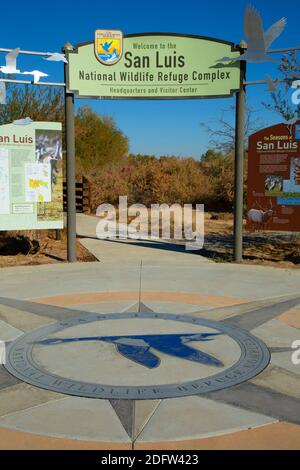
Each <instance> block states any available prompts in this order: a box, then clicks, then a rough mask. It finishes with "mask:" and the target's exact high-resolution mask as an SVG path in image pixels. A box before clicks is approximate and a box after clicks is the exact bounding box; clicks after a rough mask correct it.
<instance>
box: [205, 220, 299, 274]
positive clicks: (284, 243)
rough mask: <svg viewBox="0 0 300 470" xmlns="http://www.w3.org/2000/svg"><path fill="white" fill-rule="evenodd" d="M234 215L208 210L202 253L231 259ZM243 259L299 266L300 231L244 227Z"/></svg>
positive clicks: (219, 258) (257, 262)
mask: <svg viewBox="0 0 300 470" xmlns="http://www.w3.org/2000/svg"><path fill="white" fill-rule="evenodd" d="M232 232H233V216H232V214H230V213H214V212H213V213H211V212H210V213H206V214H205V240H204V248H203V250H201V251H200V253H199V254H201V255H204V256H207V257H209V258H211V259H213V260H214V261H216V262H225V261H231V260H232V253H233V236H232ZM243 258H244V260H243V263H245V264H260V265H265V266H275V267H278V268H296V269H299V268H300V232H299V233H298V232H297V233H296V232H271V231H270V232H249V231H247V230H246V227H244V237H243Z"/></svg>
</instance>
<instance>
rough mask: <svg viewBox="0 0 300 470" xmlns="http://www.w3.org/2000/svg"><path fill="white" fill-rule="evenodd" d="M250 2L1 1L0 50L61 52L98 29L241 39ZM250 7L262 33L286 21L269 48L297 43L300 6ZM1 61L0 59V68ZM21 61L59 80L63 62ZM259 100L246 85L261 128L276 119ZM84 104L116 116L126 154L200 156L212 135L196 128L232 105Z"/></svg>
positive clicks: (274, 1)
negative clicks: (126, 145)
mask: <svg viewBox="0 0 300 470" xmlns="http://www.w3.org/2000/svg"><path fill="white" fill-rule="evenodd" d="M247 3H249V2H248V1H241V0H239V1H237V0H234V1H227V2H224V0H214V1H210V2H209V1H207V2H204V1H200V0H197V1H195V0H190V1H189V2H184V1H182V0H181V1H178V0H172V1H171V0H160V1H157V0H151V2H142V1H136V0H127V1H124V0H123V1H119V0H114V1H112V2H111V3H108V2H104V1H99V2H96V1H95V0H93V1H91V0H84V1H82V2H78V1H77V2H76V1H71V0H64V1H58V0H52V1H51V2H47V3H46V2H41V1H38V2H37V1H30V2H29V1H28V2H24V1H23V0H22V1H20V0H16V1H14V2H13V3H10V2H4V3H3V4H2V5H1V18H2V20H1V29H0V38H1V40H0V47H3V48H14V47H21V48H22V49H29V50H38V51H56V50H57V51H59V50H60V49H61V47H62V45H63V44H64V43H65V42H67V41H70V42H71V43H72V44H76V43H79V42H84V41H92V40H93V35H94V30H95V29H98V28H104V29H105V28H106V29H121V30H122V31H123V33H124V34H128V33H135V32H155V31H166V32H177V33H186V34H198V35H202V36H212V37H216V38H220V39H225V40H229V41H232V42H239V40H240V39H242V38H243V37H244V36H243V14H244V8H245V5H246V4H247ZM252 4H253V5H254V6H255V7H256V8H258V9H259V11H260V13H261V15H262V18H263V22H264V26H265V27H266V28H267V27H269V26H270V24H271V23H273V22H274V21H276V20H278V19H279V18H281V17H282V16H285V17H286V18H287V20H288V25H287V28H286V30H285V31H284V33H283V34H282V35H281V36H280V38H278V39H277V40H276V42H274V44H273V45H272V47H273V48H280V47H288V46H297V45H300V37H299V21H300V3H299V2H293V3H292V2H284V1H280V0H264V1H263V0H255V1H253V2H252ZM276 58H279V55H278V56H277V57H276ZM3 60H4V56H3V54H1V63H2V62H3ZM21 60H22V61H23V63H24V64H26V65H27V66H28V65H32V66H33V65H34V67H35V68H39V69H42V70H43V71H45V72H47V73H49V74H50V77H49V80H50V79H51V80H62V78H63V77H62V65H61V64H57V63H53V62H52V63H47V62H45V63H44V61H42V59H40V58H35V59H34V60H31V59H28V58H27V57H24V56H23V57H22V58H21ZM42 62H43V63H42ZM266 72H269V73H270V74H271V76H273V77H276V65H275V66H274V65H270V64H249V66H248V71H247V79H248V80H259V79H264V77H265V74H266ZM263 100H268V94H267V93H266V92H265V86H264V85H263V86H257V87H248V91H247V103H248V105H250V106H253V107H254V108H255V109H256V110H259V111H260V112H259V113H258V114H257V116H259V115H260V118H261V122H262V123H263V124H265V125H272V124H275V123H277V122H280V117H278V116H276V114H273V113H272V112H269V111H267V110H265V109H264V108H263V107H262V105H261V102H262V101H263ZM82 104H89V105H90V106H91V107H93V108H94V109H95V110H96V111H97V112H99V113H105V114H109V115H111V116H113V118H114V119H115V121H116V122H117V125H118V127H119V128H120V129H121V130H122V131H123V132H124V133H125V134H126V135H127V136H128V137H129V140H130V150H131V151H132V152H134V153H147V154H156V155H178V156H182V157H184V156H193V157H195V158H199V157H200V155H201V154H202V153H203V152H205V151H206V149H207V148H208V147H209V137H208V136H207V133H206V132H205V130H204V129H203V128H201V125H200V124H201V123H204V122H209V123H210V124H213V123H214V122H216V121H217V120H218V118H219V116H220V114H221V111H222V110H223V109H225V108H228V107H229V106H230V105H232V104H234V99H232V98H230V99H222V100H220V99H210V100H191V101H189V100H182V101H179V100H175V101H95V100H93V101H88V100H77V103H76V105H77V106H78V105H82Z"/></svg>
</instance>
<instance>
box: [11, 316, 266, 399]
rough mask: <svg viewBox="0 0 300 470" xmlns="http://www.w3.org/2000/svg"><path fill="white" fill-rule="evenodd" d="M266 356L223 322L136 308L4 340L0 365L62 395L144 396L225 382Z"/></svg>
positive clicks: (256, 367) (249, 371)
mask: <svg viewBox="0 0 300 470" xmlns="http://www.w3.org/2000/svg"><path fill="white" fill-rule="evenodd" d="M269 360H270V354H269V351H268V349H267V347H266V345H265V344H264V343H263V342H262V341H261V340H259V339H258V338H256V337H254V336H253V335H251V334H249V333H248V332H246V331H244V330H241V329H238V328H236V327H233V326H231V325H229V324H226V323H222V322H216V321H212V320H208V319H204V318H194V317H191V316H188V315H174V314H165V313H154V312H141V313H114V314H106V315H103V314H88V315H84V316H82V317H76V318H71V319H67V320H64V321H61V322H59V323H55V324H51V325H48V326H46V327H43V328H40V329H38V330H35V331H33V332H31V333H28V334H24V335H22V336H21V337H19V338H18V339H16V340H15V341H14V342H12V343H11V344H10V346H9V347H8V352H7V364H6V366H5V367H6V368H7V370H8V371H9V372H10V373H11V374H13V375H14V376H16V377H18V378H19V379H21V380H22V381H24V382H27V383H30V384H32V385H34V386H36V387H40V388H44V389H47V390H52V391H55V392H59V393H64V394H67V395H75V396H81V397H89V398H102V399H135V400H143V399H144V400H146V399H147V400H150V399H160V398H173V397H180V396H188V395H198V394H203V393H208V392H212V391H214V390H220V389H222V388H227V387H231V386H233V385H236V384H239V383H241V382H244V381H246V380H249V379H251V378H252V377H254V376H255V375H257V374H259V373H260V372H261V371H262V370H263V369H264V368H265V367H266V366H267V365H268V363H269Z"/></svg>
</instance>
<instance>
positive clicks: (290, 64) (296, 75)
mask: <svg viewBox="0 0 300 470" xmlns="http://www.w3.org/2000/svg"><path fill="white" fill-rule="evenodd" d="M278 70H279V72H280V77H278V78H279V80H280V82H278V83H276V82H275V83H274V88H275V89H274V91H271V93H270V96H271V99H272V103H271V104H270V103H265V102H263V103H262V104H263V105H264V106H265V107H266V108H267V109H269V110H270V111H273V112H275V113H277V114H279V115H280V116H282V117H283V118H284V120H285V121H289V120H290V119H293V118H294V117H297V116H298V117H300V104H299V105H298V106H295V105H294V104H293V103H292V100H291V98H290V90H291V85H292V83H293V81H295V80H300V61H299V58H298V57H297V54H296V52H295V51H293V52H287V53H286V54H283V56H282V57H281V59H280V63H279V66H278Z"/></svg>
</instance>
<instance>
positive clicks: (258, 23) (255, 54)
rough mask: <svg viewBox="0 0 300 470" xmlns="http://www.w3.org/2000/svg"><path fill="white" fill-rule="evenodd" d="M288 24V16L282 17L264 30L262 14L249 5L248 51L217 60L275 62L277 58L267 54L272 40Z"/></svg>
mask: <svg viewBox="0 0 300 470" xmlns="http://www.w3.org/2000/svg"><path fill="white" fill-rule="evenodd" d="M286 24H287V20H286V18H281V20H279V21H277V22H276V23H274V24H273V25H272V26H270V28H269V29H268V30H267V31H265V32H264V29H263V24H262V20H261V17H260V14H259V13H258V11H256V10H255V9H254V8H253V7H252V6H251V5H247V6H246V11H245V18H244V33H245V36H247V50H246V52H245V53H244V54H242V55H240V56H239V57H234V58H230V57H222V58H221V59H218V60H217V62H236V61H239V60H246V61H248V62H253V63H255V62H274V61H275V59H273V57H270V56H269V55H267V52H268V49H269V47H270V46H271V44H272V42H273V41H275V39H276V38H278V36H280V34H281V33H282V31H283V30H284V28H285V26H286Z"/></svg>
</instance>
